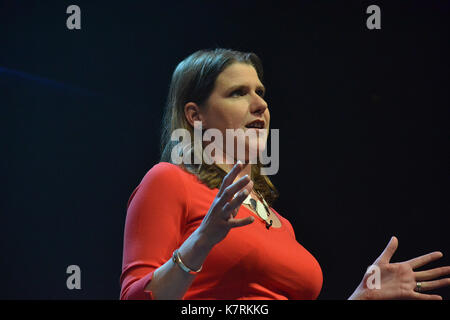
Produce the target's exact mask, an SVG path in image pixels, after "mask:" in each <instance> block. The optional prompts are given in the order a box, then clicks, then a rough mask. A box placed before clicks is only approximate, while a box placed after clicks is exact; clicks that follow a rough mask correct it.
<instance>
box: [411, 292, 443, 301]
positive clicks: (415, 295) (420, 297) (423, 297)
mask: <svg viewBox="0 0 450 320" xmlns="http://www.w3.org/2000/svg"><path fill="white" fill-rule="evenodd" d="M411 299H414V300H442V297H441V296H439V295H437V294H423V293H418V292H414V293H413V294H412V295H411Z"/></svg>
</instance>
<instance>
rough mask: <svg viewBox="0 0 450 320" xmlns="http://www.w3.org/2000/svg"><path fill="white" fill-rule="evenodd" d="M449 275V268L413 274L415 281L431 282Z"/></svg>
mask: <svg viewBox="0 0 450 320" xmlns="http://www.w3.org/2000/svg"><path fill="white" fill-rule="evenodd" d="M449 274H450V266H447V267H440V268H434V269H431V270H426V271H417V272H415V276H416V280H417V281H424V280H432V279H436V278H439V277H442V276H446V275H449Z"/></svg>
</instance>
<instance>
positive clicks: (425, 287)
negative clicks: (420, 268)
mask: <svg viewBox="0 0 450 320" xmlns="http://www.w3.org/2000/svg"><path fill="white" fill-rule="evenodd" d="M448 286H450V278H445V279H439V280H434V281H425V282H421V286H420V292H423V291H429V290H434V289H439V288H443V287H448Z"/></svg>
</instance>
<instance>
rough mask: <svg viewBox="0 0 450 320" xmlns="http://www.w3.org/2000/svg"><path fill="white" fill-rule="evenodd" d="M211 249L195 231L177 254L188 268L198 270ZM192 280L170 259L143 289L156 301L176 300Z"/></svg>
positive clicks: (191, 277)
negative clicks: (149, 292) (150, 293)
mask: <svg viewBox="0 0 450 320" xmlns="http://www.w3.org/2000/svg"><path fill="white" fill-rule="evenodd" d="M211 249H212V246H211V245H210V244H208V243H207V241H206V239H204V237H202V236H201V234H200V233H199V232H198V230H196V231H194V232H193V233H192V234H191V236H190V237H189V238H187V239H186V241H185V242H184V243H183V244H182V245H181V246H180V248H179V249H178V252H179V254H180V257H181V260H182V261H183V263H184V264H185V265H186V266H187V267H188V268H190V269H192V270H198V269H199V268H200V267H201V266H202V264H203V262H204V261H205V259H206V257H207V256H208V254H209V252H210V251H211ZM194 279H195V275H191V274H189V273H187V272H185V271H183V270H182V269H181V268H180V267H179V266H178V265H177V264H175V263H174V262H173V261H172V259H170V260H169V261H167V262H166V263H165V264H163V265H162V266H161V267H159V268H158V269H156V270H155V271H154V272H153V277H152V280H151V281H150V282H149V284H148V285H147V287H146V288H145V289H146V290H149V291H151V292H152V296H153V297H154V298H155V299H157V300H178V299H181V298H182V297H183V296H184V294H185V293H186V291H187V290H188V289H189V287H190V285H191V283H192V281H193V280H194Z"/></svg>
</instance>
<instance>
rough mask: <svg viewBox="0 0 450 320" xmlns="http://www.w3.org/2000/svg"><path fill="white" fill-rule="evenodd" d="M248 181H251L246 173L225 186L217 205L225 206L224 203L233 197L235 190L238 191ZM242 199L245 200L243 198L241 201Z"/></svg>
mask: <svg viewBox="0 0 450 320" xmlns="http://www.w3.org/2000/svg"><path fill="white" fill-rule="evenodd" d="M250 182H251V180H250V178H249V177H248V175H245V176H243V177H242V178H240V179H239V180H238V181H236V182H235V183H233V184H232V185H231V186H228V187H226V188H225V190H224V191H223V192H222V194H221V196H220V198H219V201H218V203H219V205H223V206H225V205H226V203H227V202H228V201H230V200H231V199H232V198H233V197H234V195H235V194H236V192H238V191H239V190H241V189H242V188H244V187H245V186H246V185H247V184H249V183H250ZM244 200H245V198H243V199H242V201H244Z"/></svg>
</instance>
